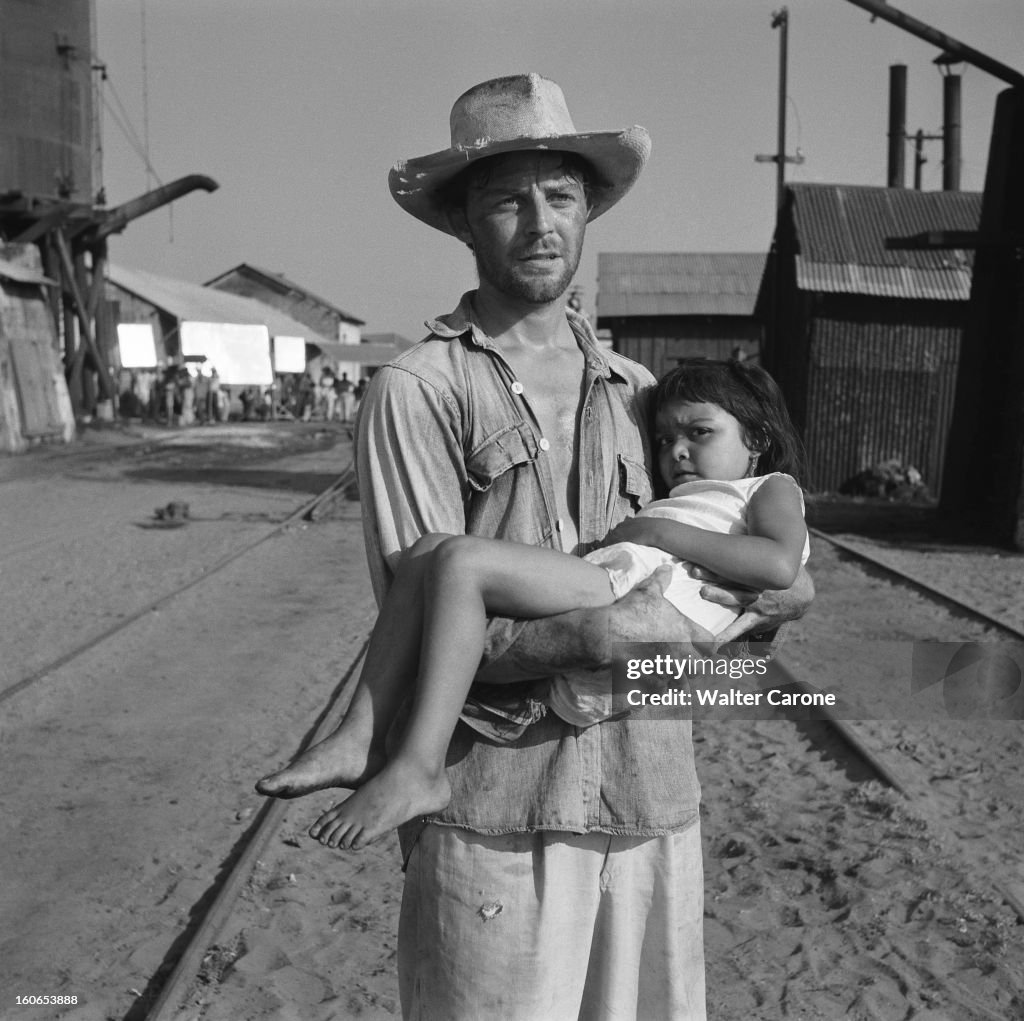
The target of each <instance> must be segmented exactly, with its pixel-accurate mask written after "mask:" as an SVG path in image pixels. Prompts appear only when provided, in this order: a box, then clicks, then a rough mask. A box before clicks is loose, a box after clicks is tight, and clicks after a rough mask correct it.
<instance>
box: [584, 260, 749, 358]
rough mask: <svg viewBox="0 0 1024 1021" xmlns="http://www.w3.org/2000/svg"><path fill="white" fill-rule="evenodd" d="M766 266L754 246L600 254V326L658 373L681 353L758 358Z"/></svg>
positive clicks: (614, 341)
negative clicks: (758, 306) (759, 302)
mask: <svg viewBox="0 0 1024 1021" xmlns="http://www.w3.org/2000/svg"><path fill="white" fill-rule="evenodd" d="M764 266H765V255H764V254H763V253H756V252H710V253H708V252H663V253H657V252H655V253H652V252H626V253H617V252H601V253H600V254H599V255H598V263H597V267H598V295H597V326H598V328H599V329H604V330H608V331H609V332H610V333H611V336H612V346H613V347H614V348H615V350H616V351H619V352H620V353H621V354H624V355H627V356H628V357H630V358H633V359H634V360H636V361H638V362H642V363H643V364H644V365H646V366H647V367H648V368H649V369H650V370H651V371H652V372H653V373H654V374H655V375H656V376H661V375H663V374H664V373H665V372H666V371H667V370H668V369H670V368H672V367H673V366H674V365H675V364H676V363H677V362H678V360H679V359H680V358H684V357H690V356H694V355H703V356H705V357H708V358H728V357H729V356H730V355H731V354H733V353H734V352H735V351H736V350H737V349H739V350H740V351H742V352H743V354H744V355H745V356H756V355H757V354H758V351H759V348H760V340H761V326H760V324H759V323H758V322H757V321H756V320H755V319H754V307H755V303H756V299H757V294H758V289H759V287H760V284H761V277H762V275H763V273H764Z"/></svg>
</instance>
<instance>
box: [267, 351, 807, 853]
mask: <svg viewBox="0 0 1024 1021" xmlns="http://www.w3.org/2000/svg"><path fill="white" fill-rule="evenodd" d="M653 406H654V409H655V437H656V443H657V450H656V454H657V462H658V471H659V475H660V478H661V481H662V483H663V484H664V487H665V490H666V491H667V492H669V497H668V499H665V500H658V501H655V502H654V503H652V504H650V505H649V506H648V507H646V508H645V509H644V510H642V511H641V512H640V514H638V515H637V517H635V518H632V519H628V520H626V521H623V522H622V523H621V524H620V525H618V526H617V527H616V528H615V529H613V530H612V532H611V533H610V534H609V536H608V539H607V541H608V542H610V543H612V545H608V546H605V547H602V548H600V549H597V550H595V551H594V552H593V553H590V554H588V555H587V557H585V558H583V559H580V558H578V557H575V556H572V555H570V554H566V553H562V552H559V551H557V550H552V549H546V548H541V547H535V546H526V545H520V544H517V543H511V542H502V541H498V540H495V539H484V538H479V537H476V536H468V535H462V536H443V535H426V536H424V537H423V538H421V539H420V540H419V541H418V542H417V543H416V544H415V545H414V546H413V547H412V549H411V550H410V551H408V552H407V553H406V555H405V556H404V557H403V559H402V562H401V565H400V567H399V569H398V571H397V572H396V574H395V579H394V582H393V584H392V587H391V589H390V590H389V592H388V594H387V597H386V598H385V600H384V604H383V606H382V607H381V612H380V616H379V618H378V621H377V624H376V626H375V627H374V630H373V634H372V636H371V638H370V644H369V648H368V650H367V656H366V663H365V665H364V668H363V671H362V675H361V676H360V678H359V682H358V684H357V686H356V690H355V693H354V694H353V698H352V703H351V705H350V707H349V710H348V713H347V714H346V716H345V718H344V720H343V721H342V723H341V724H340V726H339V727H338V729H337V730H335V731H334V733H333V734H331V735H330V736H329V737H327V738H326V739H325V740H324V741H322V742H320V743H319V744H317V745H315V746H314V747H313V748H311V749H309V751H307V752H305V753H303V755H301V756H299V758H298V759H296V760H295V762H293V763H292V764H291V765H290V766H288V767H286V768H285V769H282V770H280V771H279V772H277V773H274V774H271V775H270V776H268V777H266V778H264V779H263V780H261V781H260V782H259V783H258V784H257V790H259V791H260V792H261V793H263V794H269V795H273V796H276V797H294V796H297V795H299V794H306V793H309V792H310V791H313V790H317V789H320V788H323V787H328V786H338V787H352V788H359V789H358V790H357V791H356V793H355V794H353V795H352V796H351V797H350V798H348V799H347V800H346V801H343V802H340V803H339V804H337V805H335V806H334V807H333V808H331V809H330V810H328V811H327V812H324V813H323V814H322V815H321V816H320V818H319V819H318V820H317V821H316V822H315V823H314V824H313V826H312V827H311V828H310V831H309V832H310V835H311V836H313V837H314V838H316V839H317V840H319V841H320V842H321V843H322V844H325V845H328V846H330V847H345V848H349V847H353V848H359V847H362V846H364V845H365V844H367V843H369V842H370V841H372V840H375V839H376V838H377V837H379V836H381V835H383V834H384V833H385V832H387V831H388V830H391V829H394V828H395V827H397V826H399V825H401V824H402V823H403V822H406V821H408V820H410V819H412V818H415V817H416V816H420V815H429V814H432V813H434V812H438V811H440V810H441V809H443V808H444V807H445V805H447V803H448V800H449V798H450V797H451V790H450V787H449V785H448V781H447V778H446V775H445V756H446V753H447V749H448V743H449V740H450V739H451V736H452V732H453V731H454V729H455V725H456V722H457V721H458V719H459V714H460V712H461V711H462V708H463V705H464V703H465V701H466V696H467V694H468V692H469V688H470V685H471V683H472V680H473V675H474V674H475V672H476V670H477V667H478V666H479V663H480V658H481V655H482V652H483V647H484V635H485V630H486V627H487V618H488V616H489V615H500V616H506V617H520V618H535V617H545V616H550V615H553V614H558V613H564V612H567V611H569V610H572V609H575V608H577V607H593V606H605V605H608V604H610V603H612V602H614V601H615V600H616V599H618V598H619V597H620V596H622V595H624V594H625V593H626V592H628V591H629V590H630V589H631V588H632V587H633V586H634V585H636V584H637V583H638V582H639V581H641V580H642V579H643V578H645V577H647V576H648V575H649V574H650V573H651V572H652V571H654V570H655V569H656V568H657V567H659V566H660V565H661V564H663V563H670V564H673V565H674V570H673V572H672V573H673V580H672V582H671V584H670V585H669V586H668V588H667V590H666V592H665V596H666V598H668V599H670V600H671V601H672V602H673V603H674V604H675V605H676V606H677V607H678V608H679V609H680V611H681V612H682V613H684V614H685V615H686V616H688V617H690V618H691V619H692V620H695V621H697V622H698V623H701V624H703V625H704V626H705V627H707V628H708V630H710V631H712V632H715V633H717V632H719V631H721V630H722V629H723V628H725V627H726V626H727V625H728V624H729V623H731V622H732V621H733V620H734V619H735V617H736V611H734V610H731V609H728V608H725V607H721V606H718V605H716V604H713V603H710V602H707V601H705V600H702V599H701V598H700V588H701V584H702V583H701V582H699V581H696V580H695V579H693V578H690V577H689V574H688V570H689V567H690V566H691V565H692V564H693V563H697V564H700V565H702V566H703V567H706V568H708V569H709V570H711V571H713V572H715V573H716V574H718V575H721V576H722V577H723V578H726V579H730V580H731V581H733V582H736V583H738V584H740V585H743V586H747V587H750V588H753V589H759V590H760V589H785V588H789V586H790V585H791V584H792V583H793V581H794V579H795V578H796V575H797V573H798V571H799V569H800V565H801V564H802V563H803V562H804V561H805V560H806V558H807V529H806V527H805V525H804V520H803V500H802V497H801V494H800V490H799V488H798V486H797V484H796V482H795V481H794V478H793V475H794V474H795V473H796V471H797V468H798V465H799V449H800V447H799V440H798V439H797V437H796V435H795V432H794V430H793V427H792V424H791V423H790V420H789V415H788V413H787V411H786V407H785V404H784V402H783V400H782V395H781V393H780V391H779V389H778V387H777V386H776V384H775V382H774V381H773V380H772V379H771V377H770V376H769V375H768V374H767V373H766V372H765V371H764V370H762V369H760V368H757V367H756V366H748V365H746V364H745V363H743V362H735V361H732V362H710V361H706V360H705V359H690V360H687V361H685V362H683V363H682V364H680V366H679V367H678V368H677V369H675V370H673V371H672V372H670V373H668V375H667V376H665V377H664V378H663V379H662V380H661V382H660V383H658V385H657V387H656V388H655V391H654V397H653ZM414 674H415V675H416V687H415V694H414V698H413V702H412V708H411V710H410V713H409V717H408V721H407V723H406V725H405V729H404V733H403V734H402V736H401V739H400V741H399V743H398V745H397V747H396V748H395V749H394V750H393V751H392V752H391V753H390V754H386V753H385V749H384V742H385V738H386V736H387V734H388V731H389V729H390V727H391V725H392V723H393V722H394V719H395V716H396V714H397V712H398V710H399V708H400V706H401V704H402V703H403V702H404V700H405V697H406V694H407V687H408V684H407V678H408V677H410V676H412V675H414ZM604 687H605V689H606V691H605V692H604V693H600V692H599V693H596V694H595V693H594V692H593V691H591V690H588V687H587V684H586V683H585V679H584V678H583V676H582V675H581V676H579V677H576V676H573V675H569V676H564V677H557V678H555V679H554V680H553V681H552V684H551V693H550V696H549V698H548V706H549V707H550V708H551V709H552V710H553V711H554V712H556V713H557V714H558V715H559V716H560V717H562V718H563V719H565V720H566V721H568V722H569V723H573V724H575V725H577V726H588V725H590V724H592V723H596V722H598V721H599V720H601V719H604V718H606V717H607V716H608V715H610V714H611V711H612V710H611V705H610V701H611V698H610V691H608V690H607V689H609V688H610V686H609V685H607V684H605V685H604Z"/></svg>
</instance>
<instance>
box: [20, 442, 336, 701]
mask: <svg viewBox="0 0 1024 1021" xmlns="http://www.w3.org/2000/svg"><path fill="white" fill-rule="evenodd" d="M354 479H355V466H354V463H353V462H350V463H349V464H348V465H347V466H346V467H345V468H344V470H343V471H342V473H341V474H340V475H339V476H338V477H337V478H336V479H335V480H334V482H332V483H331V484H330V485H329V486H328V487H327V488H326V489H324V490H323V491H322V492H320V493H318V494H317V495H316V496H314V497H312V498H311V499H309V500H307V501H306V502H305V503H304V504H302V505H301V506H300V507H298V508H297V509H296V510H294V511H292V513H291V514H289V515H288V516H287V517H286V518H284V519H283V520H281V521H279V522H278V523H277V524H276V525H274V526H272V527H271V528H270V529H268V530H267V531H266V532H265V533H264V534H263V535H261V536H259V537H257V538H256V539H253V540H251V541H250V542H247V543H246V544H245V545H244V546H241V547H240V548H239V549H236V550H233V551H232V552H231V553H228V554H226V555H225V556H223V557H221V559H220V560H218V561H217V562H216V563H214V564H213V565H212V566H211V567H210V568H209V569H207V570H205V571H203V573H202V574H199V575H197V576H196V577H195V578H191V579H190V580H189V581H186V582H184V583H183V584H181V585H179V586H178V587H177V588H175V589H172V590H171V591H170V592H166V593H164V595H162V596H160V597H159V598H158V599H155V600H153V601H152V602H148V603H145V604H144V605H143V606H141V607H139V608H138V609H136V610H133V611H132V612H131V613H129V614H127V615H126V616H124V617H122V618H121V619H119V620H118V622H117V623H116V624H113V625H111V626H110V627H109V628H107V629H106V630H104V631H101V632H99V633H98V634H95V635H93V636H92V637H91V638H89V639H88V640H87V641H85V642H83V643H82V644H81V645H78V646H76V647H75V648H73V649H70V650H69V651H68V652H66V653H64V654H63V655H61V656H58V657H57V658H56V659H54V660H52V661H51V662H49V663H46V664H45V665H43V666H41V667H39V668H38V669H36V670H34V671H33V672H32V673H30V674H29V675H28V676H27V677H23V678H22V679H21V680H20V681H16V682H15V683H14V684H12V685H10V686H9V687H7V688H4V689H3V690H2V691H0V705H2V704H3V703H4V702H6V701H7V700H8V699H10V698H13V697H14V696H15V695H17V694H18V693H19V692H21V691H24V690H25V689H26V688H28V687H31V686H32V685H33V684H35V683H36V682H38V681H41V680H42V679H43V678H44V677H48V676H49V675H50V674H52V673H53V672H54V671H55V670H59V669H60V668H61V667H63V666H66V665H67V664H68V663H71V662H72V661H74V660H75V659H77V658H78V657H79V656H82V655H84V654H85V653H86V652H89V651H90V650H91V649H95V648H96V647H97V646H98V645H102V644H103V643H104V642H106V641H108V640H109V639H111V638H113V637H114V635H116V634H118V633H120V632H121V631H123V630H124V629H125V628H127V627H130V626H131V625H132V624H134V623H135V622H136V621H137V620H140V619H141V618H143V617H145V616H146V615H147V614H150V613H153V612H154V611H155V610H159V609H160V608H161V607H164V606H166V605H167V604H168V603H169V602H171V601H172V600H174V599H176V598H177V597H178V596H180V595H181V594H182V593H184V592H187V591H189V590H190V589H193V588H195V587H196V586H197V585H201V584H202V583H203V582H204V581H206V580H207V579H208V578H212V577H213V576H214V575H215V574H217V573H218V572H220V571H222V570H224V568H225V567H227V566H228V565H229V564H232V563H234V561H236V560H238V559H239V558H240V557H243V556H245V554H246V553H249V552H250V551H251V550H254V549H255V548H256V547H257V546H260V545H262V544H263V543H265V542H266V541H267V540H268V539H272V538H273V537H274V536H275V535H278V534H280V533H281V532H282V531H284V530H285V529H286V528H289V527H291V526H292V525H294V524H296V523H298V522H299V521H302V520H311V521H312V520H316V518H317V517H318V516H319V515H320V513H321V511H322V510H323V508H324V507H325V506H326V505H328V504H329V503H330V502H332V501H333V500H334V499H335V497H336V496H337V495H338V494H339V493H340V492H342V491H343V490H344V489H345V488H346V487H347V486H349V485H351V484H352V482H353V480H354Z"/></svg>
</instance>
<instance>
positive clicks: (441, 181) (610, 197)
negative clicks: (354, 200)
mask: <svg viewBox="0 0 1024 1021" xmlns="http://www.w3.org/2000/svg"><path fill="white" fill-rule="evenodd" d="M450 124H451V136H452V139H451V141H452V144H451V147H450V148H448V149H442V150H441V151H440V152H435V153H431V154H430V155H429V156H420V157H417V158H414V159H410V160H404V161H401V162H399V163H396V164H395V165H394V166H393V167H392V168H391V173H390V174H389V175H388V185H389V187H390V188H391V194H392V195H393V196H394V199H395V201H396V202H397V203H398V204H399V205H400V206H401V207H402V208H403V209H404V210H405V211H406V212H407V213H411V214H412V215H413V216H415V217H416V218H417V219H418V220H422V221H423V222H424V223H427V224H429V225H430V226H431V227H436V228H437V229H438V230H442V231H444V232H445V233H446V234H452V233H453V231H452V228H451V225H450V224H449V222H448V216H447V212H446V210H445V208H444V206H443V204H442V201H441V194H440V190H441V189H442V188H443V186H444V185H445V184H447V183H448V182H449V181H450V180H451V179H452V178H453V177H454V176H455V175H456V174H458V173H459V171H461V170H464V169H465V168H466V167H467V166H469V165H470V164H471V163H474V162H476V161H477V160H480V159H484V158H485V157H487V156H496V155H498V154H499V153H505V152H520V151H523V150H529V149H538V150H546V149H550V150H552V151H555V152H572V153H577V154H578V155H579V156H581V157H582V158H583V159H585V160H586V161H587V162H588V163H589V164H590V165H591V166H592V167H593V168H594V172H595V175H596V180H595V181H594V182H593V183H594V186H595V187H594V192H593V196H592V201H593V208H592V209H591V211H590V216H589V217H588V219H590V220H593V219H595V218H596V217H598V216H600V215H601V214H602V213H604V212H606V211H607V210H609V209H611V207H612V206H614V205H615V203H616V202H618V201H619V199H621V198H622V196H623V195H625V194H626V192H627V191H629V189H630V188H632V187H633V184H634V183H635V182H636V179H637V178H638V177H639V176H640V171H641V170H642V169H643V167H644V164H645V163H646V162H647V157H648V156H649V155H650V152H651V136H650V135H649V134H648V133H647V130H646V129H645V128H641V127H639V126H636V125H634V126H633V127H631V128H626V129H625V130H624V131H590V132H585V133H583V134H580V133H578V132H577V131H576V129H575V127H574V126H573V123H572V118H571V117H570V116H569V110H568V107H567V106H566V104H565V96H564V95H563V94H562V90H561V89H560V88H559V87H558V86H557V85H556V84H555V83H554V82H553V81H550V80H549V79H547V78H542V77H541V76H540V75H539V74H520V75H512V76H511V77H508V78H494V79H492V80H491V81H487V82H483V83H482V84H480V85H475V86H474V87H473V88H471V89H470V90H469V91H468V92H465V93H463V95H461V96H460V97H459V98H458V99H457V100H456V101H455V105H454V106H453V107H452V112H451V117H450Z"/></svg>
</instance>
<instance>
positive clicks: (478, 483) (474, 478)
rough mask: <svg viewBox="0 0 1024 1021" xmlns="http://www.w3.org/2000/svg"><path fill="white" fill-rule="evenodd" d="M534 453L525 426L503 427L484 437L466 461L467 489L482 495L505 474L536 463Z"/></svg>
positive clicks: (533, 438) (533, 444)
mask: <svg viewBox="0 0 1024 1021" xmlns="http://www.w3.org/2000/svg"><path fill="white" fill-rule="evenodd" d="M537 449H538V448H537V441H536V439H535V437H534V435H533V432H532V430H531V429H530V428H529V426H527V425H525V424H523V423H516V424H515V425H510V426H506V427H505V428H504V429H502V430H501V431H499V432H497V433H494V434H493V435H491V436H488V437H487V439H485V440H484V441H483V442H482V443H481V444H480V445H479V446H478V447H477V448H476V449H475V450H473V451H471V452H470V454H469V456H468V457H467V458H466V471H467V474H468V476H469V484H470V486H471V487H472V488H473V489H475V490H476V491H477V492H479V493H486V492H487V491H488V490H489V489H490V488H491V487H492V486H493V485H494V483H495V481H496V480H497V479H499V478H500V477H501V476H502V475H504V474H505V473H506V472H507V471H510V470H511V469H512V468H521V467H523V466H524V465H528V464H532V463H533V462H534V461H536V460H537Z"/></svg>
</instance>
